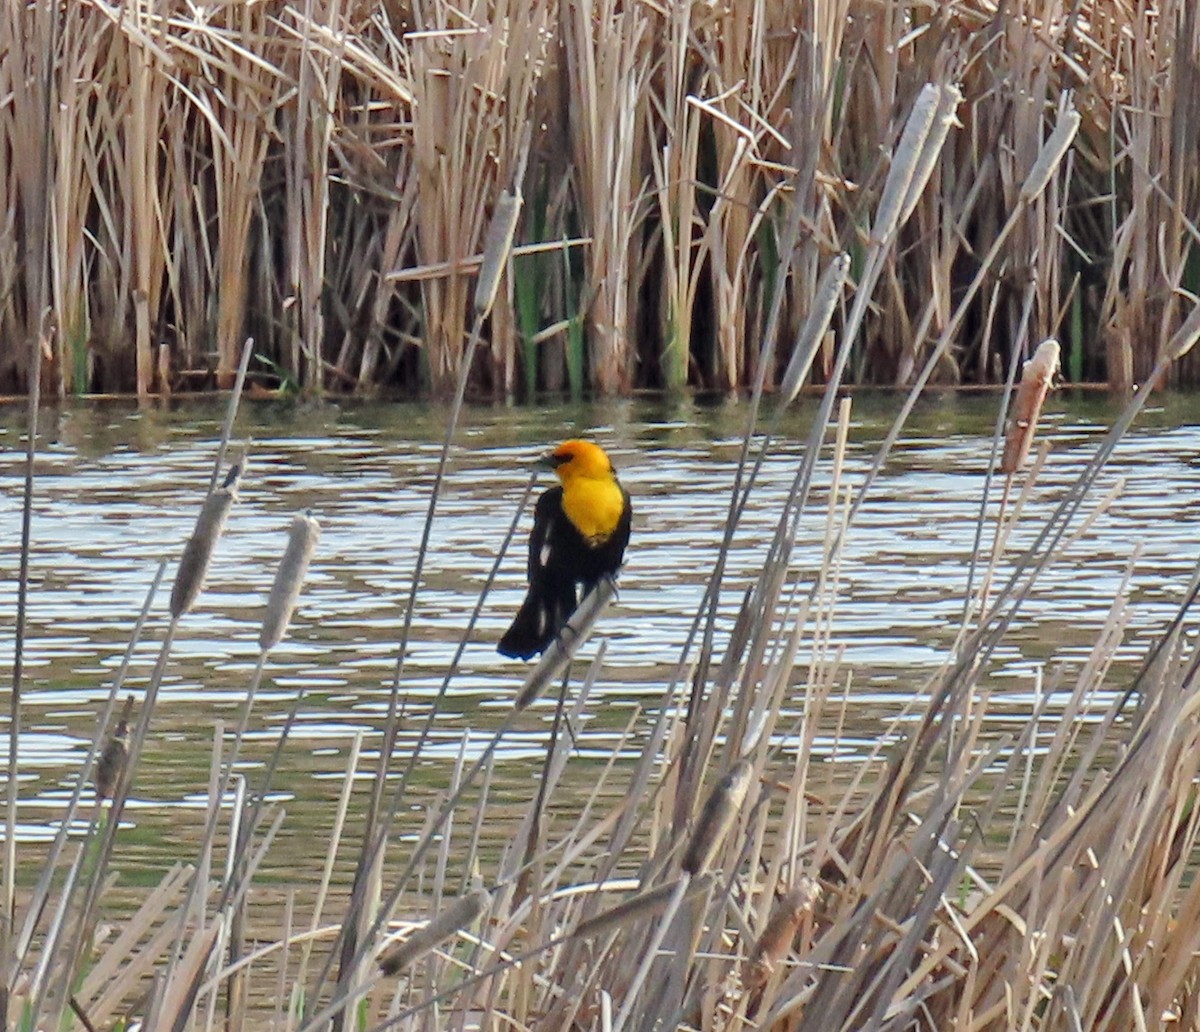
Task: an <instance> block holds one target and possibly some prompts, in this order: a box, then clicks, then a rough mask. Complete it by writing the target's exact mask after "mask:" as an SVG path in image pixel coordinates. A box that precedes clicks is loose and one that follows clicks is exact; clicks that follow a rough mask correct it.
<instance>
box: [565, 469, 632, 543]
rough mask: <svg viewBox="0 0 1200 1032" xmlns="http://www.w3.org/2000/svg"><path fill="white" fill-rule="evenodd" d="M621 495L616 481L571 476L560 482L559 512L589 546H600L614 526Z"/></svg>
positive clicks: (618, 516)
mask: <svg viewBox="0 0 1200 1032" xmlns="http://www.w3.org/2000/svg"><path fill="white" fill-rule="evenodd" d="M624 509H625V498H624V496H623V495H622V494H621V485H620V484H618V483H617V482H616V480H614V479H612V478H611V477H610V478H607V479H605V480H598V479H593V478H591V477H576V478H572V480H571V482H570V483H567V484H564V485H563V511H564V512H565V513H566V514H567V519H569V520H570V521H571V522H572V523H573V524H574V525H575V529H576V530H578V531H579V533H580V534H582V535H583V537H584V539H585V540H586V541H587V542H588V544H590V545H602V544H604V542H605V541H607V540H608V539H609V538H610V537H612V534H613V531H615V530H616V529H617V524H618V523H619V522H620V520H621V513H622V512H623V511H624Z"/></svg>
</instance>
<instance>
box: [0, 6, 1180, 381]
mask: <svg viewBox="0 0 1200 1032" xmlns="http://www.w3.org/2000/svg"><path fill="white" fill-rule="evenodd" d="M1198 19H1200V15H1198V14H1197V12H1196V7H1195V4H1193V3H1190V2H1188V0H1162V2H1160V3H1156V4H1144V3H1140V4H1134V3H1110V2H1104V0H1082V2H1079V3H1064V2H1060V0H1054V2H1034V0H1014V2H1011V3H1006V4H1003V5H1001V6H1000V7H997V6H996V5H995V4H994V3H991V2H988V0H961V2H955V3H944V4H935V5H930V4H914V3H906V2H901V0H814V2H806V3H795V2H792V0H756V2H754V3H750V4H734V3H725V4H715V5H714V4H707V3H706V4H696V3H672V4H667V5H660V4H652V3H621V2H618V0H587V2H575V0H469V2H467V3H465V4H453V3H450V2H448V0H430V2H428V3H411V2H404V0H398V2H391V3H384V4H363V3H355V2H335V0H318V2H313V3H305V4H298V3H294V2H283V0H268V2H263V3H253V4H236V3H235V4H218V5H215V6H214V5H201V6H199V7H197V6H196V5H194V4H190V3H185V2H183V0H167V2H163V3H155V4H133V5H116V6H114V5H113V4H111V3H107V2H102V0H80V2H78V3H70V4H63V5H44V4H17V5H11V6H9V7H7V8H5V10H4V11H3V12H0V44H3V45H0V85H3V89H2V90H0V93H3V95H5V96H7V97H9V98H10V102H9V103H6V104H4V105H0V149H2V150H3V153H4V154H5V155H7V160H5V161H2V162H0V196H2V197H3V198H4V199H5V204H4V206H3V210H4V211H6V212H7V213H8V215H7V219H8V226H9V228H10V232H9V233H8V234H7V236H6V239H7V240H8V244H7V246H0V297H3V298H4V299H5V302H4V304H3V305H0V391H9V392H17V391H23V390H25V389H26V388H27V386H28V385H29V383H30V382H32V378H31V376H30V370H29V368H28V364H27V358H26V349H25V348H24V347H23V346H22V342H24V341H26V340H28V339H30V338H31V337H37V338H39V339H42V338H44V342H43V344H44V346H43V348H42V352H41V353H42V355H43V359H42V361H44V362H45V366H46V368H45V374H46V375H45V376H44V377H43V378H42V384H43V390H46V391H49V392H56V393H58V394H60V395H62V394H68V393H72V392H78V393H86V392H111V391H134V390H136V391H137V392H138V394H140V395H147V394H150V393H154V392H159V393H163V394H165V393H169V392H172V391H181V390H194V389H199V388H205V387H209V386H211V385H213V384H216V385H217V386H220V387H228V386H229V385H230V383H231V381H232V379H233V375H234V370H235V368H236V365H237V354H238V348H239V347H240V342H241V340H242V339H243V337H244V336H245V335H246V334H253V335H254V337H255V339H256V341H257V342H258V343H257V346H256V349H255V360H254V363H253V382H254V385H255V387H256V389H259V390H262V389H264V388H267V389H275V388H279V389H283V390H288V391H290V390H304V391H313V392H316V391H323V390H325V391H336V392H357V393H374V392H377V391H380V390H388V391H401V392H407V393H413V394H416V393H424V392H429V393H432V394H434V395H437V396H441V397H445V396H449V395H450V394H451V393H452V392H453V390H454V388H455V385H456V383H457V381H458V368H459V364H460V363H461V361H462V360H463V358H464V354H465V352H466V350H467V349H466V346H465V345H466V338H467V334H468V333H469V332H470V331H471V330H472V324H473V321H474V320H475V318H476V314H477V312H478V310H479V301H478V298H477V297H476V298H475V299H474V300H473V290H472V283H473V281H474V279H475V277H476V275H477V274H478V273H479V268H480V263H481V261H482V258H481V255H482V253H483V252H484V251H486V250H487V240H486V233H487V227H488V226H489V225H491V226H493V227H495V226H503V228H504V231H505V232H507V233H508V235H509V237H510V238H512V236H513V234H515V235H516V237H515V243H516V247H515V249H514V251H513V255H512V257H511V260H510V261H508V262H506V263H505V265H504V266H503V267H494V266H493V267H489V268H487V269H485V270H484V273H483V275H484V279H485V281H486V291H485V293H486V295H487V298H488V301H487V305H488V307H490V308H491V309H492V310H491V314H490V318H489V320H488V325H487V329H486V338H485V342H486V346H485V347H484V348H481V349H479V352H478V354H474V355H473V356H472V363H471V364H472V367H473V368H472V376H471V380H470V383H469V390H470V391H471V393H472V395H473V396H480V395H484V396H486V395H491V396H497V397H499V396H512V395H514V394H518V393H520V394H524V395H526V396H533V395H534V394H536V393H537V392H538V391H541V390H550V391H560V390H565V389H570V390H572V391H581V390H584V389H593V390H595V391H598V392H602V393H623V392H628V391H630V390H632V389H635V388H640V387H658V388H668V389H670V388H677V387H681V386H683V385H685V384H690V385H693V386H698V387H704V388H715V389H723V390H729V389H749V388H751V387H752V386H753V384H754V383H755V379H756V376H757V375H758V369H757V368H756V366H757V363H758V362H759V355H760V349H759V346H758V344H759V342H760V341H761V340H762V338H763V336H764V335H765V334H767V333H770V334H771V335H773V336H774V337H776V338H777V339H778V340H780V341H792V340H794V339H796V336H797V334H798V333H800V332H801V325H802V323H803V322H804V320H805V318H806V316H807V315H808V313H809V312H810V310H811V309H812V308H813V307H814V306H816V307H818V308H819V307H821V305H822V304H824V299H823V297H822V294H821V291H820V288H819V282H820V280H821V274H822V270H823V269H825V268H826V267H827V265H828V261H829V259H830V258H831V257H832V256H834V255H837V254H846V255H847V256H848V259H849V265H848V267H847V270H846V275H847V276H848V278H849V280H850V282H852V283H859V282H860V281H861V280H862V278H863V277H864V276H866V277H868V278H873V279H875V280H877V281H878V282H879V283H882V284H884V288H883V291H882V292H881V293H880V294H879V296H878V297H877V298H876V303H875V304H874V305H873V306H872V308H871V310H870V311H869V312H867V313H865V315H864V321H865V325H864V327H863V332H862V333H861V335H858V336H859V343H858V345H857V350H856V355H855V359H854V361H853V363H852V364H851V368H850V370H849V374H848V376H847V377H846V380H847V382H859V383H876V384H899V385H906V384H909V383H911V382H912V380H913V378H914V376H915V375H916V371H917V370H918V369H919V368H920V367H921V366H922V365H923V364H924V363H925V361H926V360H927V358H928V356H929V355H930V354H931V353H932V352H933V351H934V350H936V349H938V341H939V337H940V335H941V334H942V331H943V328H944V327H945V326H947V325H948V324H950V323H951V322H953V323H954V324H955V325H956V326H957V327H958V330H957V332H956V334H955V335H954V340H953V342H952V344H951V345H950V346H949V347H946V348H944V349H941V355H940V358H939V361H938V363H937V366H936V369H935V370H934V374H933V376H934V380H935V382H939V383H943V384H960V383H988V382H1002V381H1003V378H1004V368H1005V366H1006V362H1005V355H1006V352H1008V351H1009V348H1010V345H1009V342H1010V341H1011V340H1012V339H1013V338H1014V337H1016V336H1017V329H1018V327H1019V325H1020V323H1021V321H1022V320H1023V319H1028V320H1029V322H1030V326H1031V333H1032V335H1033V336H1035V337H1037V338H1041V337H1045V336H1050V335H1055V336H1057V337H1058V338H1059V340H1060V341H1061V342H1062V345H1063V366H1064V372H1065V374H1066V376H1067V378H1068V379H1069V380H1071V381H1073V382H1082V381H1088V380H1090V381H1107V382H1108V383H1109V384H1110V385H1112V386H1114V387H1118V388H1127V387H1129V386H1131V385H1132V384H1134V383H1137V382H1141V381H1143V380H1144V379H1145V377H1146V376H1147V375H1148V373H1149V372H1150V370H1151V369H1152V368H1153V365H1154V363H1155V361H1156V360H1157V358H1158V357H1159V355H1160V354H1161V343H1162V341H1163V340H1165V339H1166V338H1167V337H1169V336H1170V334H1171V333H1172V332H1173V331H1174V329H1175V328H1176V327H1177V326H1178V324H1179V322H1180V320H1181V318H1182V315H1183V312H1184V309H1185V308H1186V304H1185V303H1184V302H1182V301H1181V300H1180V297H1179V293H1178V292H1179V290H1180V289H1181V288H1183V289H1193V290H1194V289H1195V288H1196V285H1197V280H1196V276H1195V266H1196V262H1195V258H1194V252H1195V247H1196V245H1197V240H1198V239H1200V237H1198V234H1197V230H1196V228H1195V226H1194V224H1193V222H1192V220H1191V216H1190V213H1192V212H1194V211H1196V210H1198V208H1200V166H1198V164H1197V163H1196V162H1195V161H1194V160H1192V154H1191V144H1190V142H1189V141H1190V135H1189V133H1188V132H1187V131H1186V130H1187V127H1189V126H1191V125H1194V124H1195V122H1196V120H1197V115H1198V112H1197V104H1198V103H1200V102H1198V101H1197V97H1198V96H1200V94H1198V93H1197V90H1196V89H1195V88H1194V82H1193V79H1194V74H1193V70H1194V68H1195V65H1196V62H1197V60H1200V53H1198V52H1197V49H1196V48H1197V43H1196V40H1197V39H1200V24H1198ZM927 83H937V84H940V85H941V86H943V87H949V86H950V85H951V84H953V85H955V86H956V87H957V89H958V90H959V91H960V93H961V103H957V104H953V105H948V104H946V103H945V99H946V98H945V95H944V94H943V97H942V100H943V103H942V105H941V106H940V107H937V108H933V107H931V108H929V109H928V110H927V112H926V114H927V118H926V119H925V120H924V121H923V122H922V126H921V129H920V131H919V132H918V133H917V135H918V136H921V137H924V135H925V134H927V133H933V134H935V135H936V134H937V133H938V132H944V131H945V128H946V127H947V124H948V122H949V121H952V122H953V124H954V128H953V130H952V131H951V133H950V136H949V142H948V144H947V146H946V147H945V148H934V149H931V150H928V151H926V153H925V161H926V164H927V167H924V168H923V169H922V170H921V171H920V174H919V175H918V177H917V178H918V180H919V181H920V182H922V183H925V182H928V184H929V185H928V187H927V188H924V189H922V190H920V191H916V192H913V193H906V192H902V193H895V194H892V195H891V200H890V202H889V203H887V204H882V205H881V203H880V200H881V198H885V199H886V180H887V178H888V176H889V172H890V168H891V165H890V158H889V155H890V154H891V153H892V152H893V150H894V148H895V147H896V145H897V141H898V140H900V139H901V134H902V128H903V126H904V125H905V123H906V119H907V117H908V112H909V111H910V110H911V109H912V108H913V107H914V105H916V104H918V102H919V98H920V96H921V93H922V90H923V88H925V84H927ZM1068 94H1070V95H1072V96H1073V98H1074V101H1073V104H1074V107H1073V112H1074V113H1072V114H1066V113H1065V112H1064V111H1062V110H1060V108H1061V103H1062V101H1061V98H1063V97H1064V96H1065V95H1068ZM939 127H940V128H939ZM1054 132H1057V133H1059V140H1060V142H1062V143H1064V144H1066V145H1070V151H1069V154H1068V153H1066V147H1064V148H1063V150H1062V151H1061V152H1054V153H1051V154H1049V155H1048V159H1049V160H1048V161H1047V162H1045V163H1043V165H1042V166H1041V168H1040V169H1035V170H1034V171H1035V172H1036V173H1037V174H1035V175H1032V176H1030V175H1029V172H1030V170H1031V168H1032V167H1033V164H1034V161H1035V157H1036V155H1037V154H1038V153H1039V151H1042V150H1043V141H1044V140H1046V139H1047V138H1048V137H1049V136H1050V135H1051V134H1052V133H1054ZM43 140H48V141H49V150H48V152H46V153H45V154H44V155H43V153H42V150H41V147H40V146H39V142H40V141H43ZM1051 151H1052V152H1053V151H1054V148H1051ZM1064 155H1065V157H1066V160H1065V161H1064V160H1062V159H1063V158H1064ZM526 156H527V160H526ZM43 158H44V159H45V160H42V159H43ZM1042 173H1044V174H1045V180H1043V178H1042ZM1051 176H1053V178H1052V179H1051V178H1050V177H1051ZM514 191H515V192H514ZM514 196H521V197H523V198H524V206H523V211H520V210H519V209H520V206H519V205H518V206H516V207H514V206H513V205H512V203H511V202H512V198H513V197H514ZM793 207H794V208H795V209H796V210H798V211H799V212H800V213H801V215H802V220H801V225H802V229H801V231H800V232H799V234H798V236H795V237H794V238H793V237H792V236H790V235H789V231H788V225H789V222H790V219H791V215H790V214H789V209H790V208H793ZM497 211H501V212H505V213H506V217H505V218H503V219H496V218H495V217H494V216H495V214H496V212H497ZM873 211H881V212H882V211H889V212H891V213H893V214H899V213H903V215H904V221H905V224H906V228H905V229H904V231H903V237H902V240H901V241H900V244H901V246H899V247H896V248H893V249H891V250H890V251H889V252H888V254H887V255H886V257H885V258H884V259H883V265H882V267H881V268H879V269H878V270H874V271H871V270H868V269H867V268H866V261H867V252H868V251H869V250H870V248H871V247H872V246H873V244H874V243H875V242H876V234H877V230H878V228H879V227H878V226H876V225H873V224H872V220H871V217H870V216H871V213H872V212H873ZM1018 211H1019V212H1020V215H1019V218H1018V220H1017V222H1016V224H1014V225H1011V226H1008V227H1007V228H1006V229H1003V231H1002V227H1006V224H1007V223H1008V222H1009V220H1010V218H1011V217H1012V216H1013V214H1014V213H1016V212H1018ZM518 214H520V216H521V217H520V222H519V224H518V221H517V216H518ZM507 216H511V218H509V217H507ZM1001 237H1003V239H1002V240H1001V239H1000V238H1001ZM42 240H45V241H47V242H48V243H47V244H46V245H45V247H44V249H42V250H39V247H40V245H39V243H38V242H39V241H42ZM996 245H998V246H996ZM43 250H44V253H43ZM796 250H798V253H796V254H794V255H793V253H792V252H793V251H796ZM793 258H794V260H793ZM784 276H786V277H787V279H786V303H785V305H784V308H783V311H782V313H781V315H780V317H779V318H778V319H775V320H774V321H772V320H771V319H770V318H769V314H768V313H769V309H770V308H771V305H772V300H771V297H772V292H773V291H774V290H775V289H776V287H777V286H778V285H779V284H780V282H781V278H782V277H784ZM972 281H977V283H978V286H977V287H976V288H974V289H971V290H968V284H970V283H972ZM1027 290H1032V307H1031V308H1030V310H1029V312H1028V314H1027V315H1026V314H1024V309H1025V303H1026V293H1027ZM493 299H494V304H493ZM44 312H45V313H48V316H49V318H48V319H46V320H45V321H43V313H44ZM831 317H832V318H833V320H834V323H835V325H840V324H841V322H842V320H843V319H844V317H845V316H844V314H842V315H837V314H835V313H831ZM831 362H832V355H831V354H830V352H829V350H828V344H827V343H826V344H825V346H824V348H823V349H820V350H819V351H818V350H814V353H813V360H812V361H811V362H807V363H804V364H802V365H801V366H799V367H798V368H797V372H798V373H799V374H800V375H799V376H795V377H793V378H792V382H791V383H789V385H788V387H787V389H788V390H789V391H790V390H794V389H797V388H798V387H799V385H800V382H799V381H800V379H801V378H803V379H809V378H810V377H811V379H813V380H815V381H816V382H817V383H824V382H826V381H827V380H828V379H829V377H830V364H831ZM767 365H768V368H767V369H766V370H765V376H766V382H767V386H768V387H771V386H772V385H774V384H775V383H776V381H777V380H778V379H779V378H780V377H781V376H782V375H783V370H784V367H783V366H782V364H780V363H776V362H768V363H767ZM1196 368H1197V367H1196V365H1195V360H1194V359H1193V360H1190V361H1188V362H1185V363H1181V364H1180V365H1179V366H1177V367H1176V369H1175V370H1174V371H1173V372H1172V374H1171V375H1172V378H1173V380H1174V381H1175V382H1177V383H1181V384H1190V383H1195V382H1196Z"/></svg>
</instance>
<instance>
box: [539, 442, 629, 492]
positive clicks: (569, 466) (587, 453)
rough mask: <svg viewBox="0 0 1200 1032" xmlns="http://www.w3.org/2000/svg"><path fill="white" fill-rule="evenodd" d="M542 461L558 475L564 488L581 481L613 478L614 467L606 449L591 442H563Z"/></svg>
mask: <svg viewBox="0 0 1200 1032" xmlns="http://www.w3.org/2000/svg"><path fill="white" fill-rule="evenodd" d="M542 461H543V463H544V464H545V465H547V466H549V467H550V468H551V469H553V470H554V472H555V473H557V474H558V479H559V480H561V481H562V482H563V486H564V487H565V486H567V485H568V484H571V483H574V482H576V481H578V480H581V479H583V480H611V479H612V478H613V466H612V463H611V462H610V461H609V458H608V456H607V455H605V454H604V449H603V448H601V447H600V445H598V444H592V442H591V441H580V440H572V441H563V443H562V444H560V445H559V446H558V447H557V448H555V449H554V451H552V452H551V453H550V454H549V455H547V456H546V457H545V458H544V459H543V460H542Z"/></svg>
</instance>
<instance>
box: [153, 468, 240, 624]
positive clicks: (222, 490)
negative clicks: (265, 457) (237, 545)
mask: <svg viewBox="0 0 1200 1032" xmlns="http://www.w3.org/2000/svg"><path fill="white" fill-rule="evenodd" d="M242 469H243V463H241V462H239V463H235V464H234V465H233V466H231V467H230V469H229V473H228V474H227V475H226V477H225V482H224V483H223V484H222V485H221V486H220V487H218V488H217V489H216V490H215V491H213V492H212V494H210V495H209V496H208V497H207V498H205V499H204V504H203V505H202V506H201V507H200V515H199V516H197V517H196V526H195V528H194V529H193V530H192V536H191V537H190V538H188V542H187V544H186V545H184V546H183V556H182V557H181V558H180V560H179V572H178V573H176V574H175V584H174V586H173V587H172V588H171V615H172V616H173V617H175V618H179V617H181V616H182V615H183V614H184V613H186V612H187V611H188V610H189V609H191V608H192V606H193V605H195V604H196V599H197V598H198V597H199V595H200V592H201V590H202V589H203V588H204V578H205V575H206V574H207V573H208V564H209V562H210V561H211V560H212V554H213V549H215V548H216V547H217V542H218V541H219V540H220V539H221V533H222V531H224V529H225V522H226V520H228V519H229V510H230V509H231V508H232V507H233V503H234V502H235V501H236V500H237V490H238V483H239V482H240V480H241V476H242Z"/></svg>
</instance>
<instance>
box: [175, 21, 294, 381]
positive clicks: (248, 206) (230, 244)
mask: <svg viewBox="0 0 1200 1032" xmlns="http://www.w3.org/2000/svg"><path fill="white" fill-rule="evenodd" d="M223 13H224V18H222V19H221V21H220V22H219V23H215V24H212V25H205V26H204V27H203V28H201V27H200V26H199V25H197V29H198V31H197V33H196V35H195V42H194V46H195V48H196V49H195V51H194V56H195V58H196V59H197V60H198V61H199V64H200V67H201V69H202V70H203V76H202V78H201V80H200V82H199V83H197V89H196V91H195V103H196V104H197V105H198V106H199V108H200V110H201V112H202V113H203V115H204V116H205V117H204V123H203V124H205V126H206V127H207V129H208V131H209V145H210V147H211V149H212V156H213V172H214V178H215V195H214V204H215V216H216V227H217V243H216V268H215V270H214V276H215V281H216V287H217V289H216V294H217V315H216V344H217V363H216V381H217V386H218V387H219V388H222V389H225V388H228V387H230V386H232V384H233V380H234V376H235V373H234V370H235V368H236V359H237V357H238V350H237V342H239V341H241V340H242V339H243V336H244V332H245V325H246V313H247V306H248V304H249V300H250V294H249V278H248V277H247V275H246V270H247V267H248V262H249V256H250V231H251V228H252V224H253V221H254V217H255V212H256V209H257V206H258V192H259V188H260V183H261V180H262V173H263V168H264V162H265V159H266V155H267V147H268V145H269V143H270V138H271V134H272V131H273V120H274V109H275V107H276V106H277V105H278V103H279V94H280V91H281V90H282V89H283V88H284V87H283V77H282V75H281V73H280V72H279V70H278V69H277V68H275V67H274V66H273V65H272V64H271V63H270V62H269V60H265V59H263V58H261V57H259V56H258V55H257V54H255V53H253V52H252V51H251V50H250V49H249V46H253V45H254V43H255V42H256V41H257V42H258V43H259V45H261V42H262V41H264V40H265V39H266V36H267V31H268V25H269V21H268V17H267V12H266V10H265V9H264V8H262V7H260V6H256V5H244V4H241V5H235V6H233V7H229V8H225V9H224V12H223ZM242 41H244V42H242ZM248 45H249V46H248Z"/></svg>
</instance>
